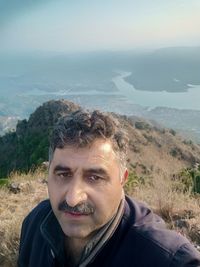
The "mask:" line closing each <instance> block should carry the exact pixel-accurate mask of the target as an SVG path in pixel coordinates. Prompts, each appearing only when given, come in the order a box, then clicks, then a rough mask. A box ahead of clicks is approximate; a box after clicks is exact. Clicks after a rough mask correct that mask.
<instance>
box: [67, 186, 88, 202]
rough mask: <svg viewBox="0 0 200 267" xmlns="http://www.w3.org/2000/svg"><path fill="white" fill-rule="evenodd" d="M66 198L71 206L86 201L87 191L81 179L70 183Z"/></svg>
mask: <svg viewBox="0 0 200 267" xmlns="http://www.w3.org/2000/svg"><path fill="white" fill-rule="evenodd" d="M65 200H66V202H67V204H68V205H69V206H71V207H75V206H76V205H78V204H81V203H84V202H86V200H87V193H86V189H85V186H84V185H83V183H82V182H80V181H72V182H71V184H70V185H68V188H67V191H66V196H65Z"/></svg>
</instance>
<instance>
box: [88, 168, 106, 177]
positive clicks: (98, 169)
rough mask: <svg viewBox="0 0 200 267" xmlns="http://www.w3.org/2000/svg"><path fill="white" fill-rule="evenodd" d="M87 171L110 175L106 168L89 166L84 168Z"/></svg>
mask: <svg viewBox="0 0 200 267" xmlns="http://www.w3.org/2000/svg"><path fill="white" fill-rule="evenodd" d="M84 172H85V173H98V174H101V175H105V176H109V175H108V173H107V171H106V170H104V169H103V168H89V169H86V170H84Z"/></svg>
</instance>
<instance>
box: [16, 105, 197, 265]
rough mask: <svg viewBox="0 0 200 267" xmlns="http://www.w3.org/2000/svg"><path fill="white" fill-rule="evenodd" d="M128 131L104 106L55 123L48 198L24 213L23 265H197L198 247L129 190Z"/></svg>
mask: <svg viewBox="0 0 200 267" xmlns="http://www.w3.org/2000/svg"><path fill="white" fill-rule="evenodd" d="M127 147H128V138H127V136H126V134H125V133H124V132H123V129H122V127H121V125H120V124H119V122H118V121H117V120H115V119H114V118H113V117H111V116H110V115H108V114H103V113H101V112H99V111H94V112H85V111H82V110H79V111H76V112H74V113H73V114H71V115H70V116H66V117H63V118H62V119H60V121H59V123H58V124H57V125H56V126H55V128H54V130H53V133H52V137H51V140H50V149H49V177H48V192H49V199H50V201H49V200H45V201H43V202H42V203H40V204H39V205H38V206H37V207H36V208H35V209H34V210H33V211H32V212H31V213H30V214H29V215H28V216H27V217H26V219H25V220H24V222H23V226H22V232H21V242H20V250H19V259H18V266H19V267H48V266H49V267H53V266H54V267H55V266H56V267H75V266H79V267H85V266H90V267H123V266H124V267H192V266H193V267H194V266H200V254H199V253H198V252H197V251H196V250H195V248H194V247H193V246H192V245H191V244H190V243H189V241H188V240H187V239H185V238H184V237H182V236H181V235H179V234H177V233H175V232H173V231H170V230H167V229H166V228H165V225H164V223H163V221H162V220H161V219H160V218H159V217H158V216H156V215H155V214H153V213H152V211H151V210H150V209H148V208H147V207H146V206H144V205H143V204H140V203H138V202H136V201H135V200H133V199H131V198H129V197H128V196H126V197H125V195H124V191H123V186H124V184H125V182H126V180H127V177H128V171H127V169H126V158H127Z"/></svg>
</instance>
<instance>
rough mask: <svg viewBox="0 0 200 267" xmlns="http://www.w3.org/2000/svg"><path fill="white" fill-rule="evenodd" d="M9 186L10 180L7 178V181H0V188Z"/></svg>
mask: <svg viewBox="0 0 200 267" xmlns="http://www.w3.org/2000/svg"><path fill="white" fill-rule="evenodd" d="M8 184H9V181H8V179H7V178H5V179H3V178H2V179H0V187H2V186H7V185H8Z"/></svg>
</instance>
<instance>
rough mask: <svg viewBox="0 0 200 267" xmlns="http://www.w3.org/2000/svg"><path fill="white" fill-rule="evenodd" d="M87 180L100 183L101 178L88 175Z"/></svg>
mask: <svg viewBox="0 0 200 267" xmlns="http://www.w3.org/2000/svg"><path fill="white" fill-rule="evenodd" d="M88 179H89V180H90V181H91V182H98V181H101V180H102V179H103V178H102V177H101V176H98V175H89V176H88Z"/></svg>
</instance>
